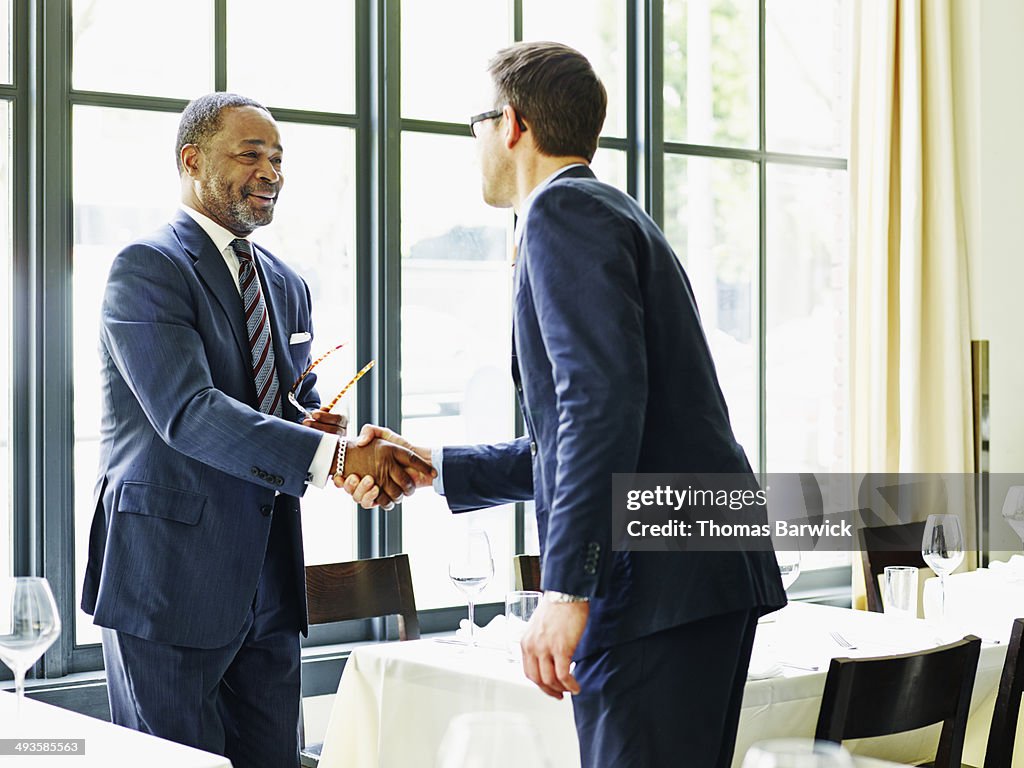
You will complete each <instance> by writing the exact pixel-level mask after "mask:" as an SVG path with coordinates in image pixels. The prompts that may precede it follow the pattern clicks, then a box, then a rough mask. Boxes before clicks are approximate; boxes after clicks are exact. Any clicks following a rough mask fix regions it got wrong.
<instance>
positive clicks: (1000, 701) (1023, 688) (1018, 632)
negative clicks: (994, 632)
mask: <svg viewBox="0 0 1024 768" xmlns="http://www.w3.org/2000/svg"><path fill="white" fill-rule="evenodd" d="M1022 695H1024V619H1017V620H1016V621H1015V622H1013V631H1012V632H1011V634H1010V644H1009V645H1008V646H1007V648H1006V661H1005V662H1004V663H1003V675H1002V677H1001V678H1000V679H999V692H998V693H997V694H996V707H995V709H994V710H993V711H992V727H991V728H990V729H989V732H988V747H987V748H986V749H985V768H1009V765H1010V761H1011V760H1013V742H1014V737H1015V736H1016V734H1017V719H1018V718H1019V717H1020V704H1021V696H1022Z"/></svg>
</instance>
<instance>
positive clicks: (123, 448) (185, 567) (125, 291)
mask: <svg viewBox="0 0 1024 768" xmlns="http://www.w3.org/2000/svg"><path fill="white" fill-rule="evenodd" d="M257 253H258V258H257V263H258V265H259V270H260V282H261V284H262V286H263V290H264V296H265V298H266V301H267V305H268V312H269V313H270V322H271V333H272V337H273V342H274V353H275V355H276V365H277V374H278V381H279V384H280V386H281V389H282V395H283V394H284V392H285V391H286V390H287V388H288V387H290V386H291V384H292V382H294V381H295V380H296V379H297V378H298V377H299V375H300V373H301V372H302V371H303V369H304V368H305V367H306V365H307V364H308V363H309V357H310V354H309V353H310V344H311V340H310V339H306V340H304V341H302V342H301V343H298V344H294V345H293V344H291V343H290V340H291V336H292V334H295V333H299V334H301V333H303V332H307V333H310V334H311V332H312V326H311V323H310V297H309V290H308V288H307V286H306V284H305V282H303V280H302V279H301V278H300V277H299V276H298V274H296V273H295V272H294V271H293V270H292V269H291V268H289V267H288V266H287V265H286V264H284V263H283V262H281V261H280V260H279V259H277V258H275V257H274V256H273V255H272V254H270V253H267V252H266V251H263V250H262V249H257ZM100 356H101V376H102V382H103V402H102V409H103V411H102V412H103V415H102V423H101V452H100V468H99V478H98V482H97V489H96V511H95V516H94V518H93V524H92V530H91V534H90V541H89V562H88V566H87V569H86V576H85V586H84V594H83V598H82V608H83V609H84V610H85V611H86V612H87V613H90V614H93V615H94V616H95V621H96V623H97V624H99V625H100V626H103V627H108V628H111V629H115V630H119V631H122V632H127V633H129V634H131V635H136V636H138V637H142V638H145V639H147V640H152V641H155V642H160V643H169V644H173V645H182V646H187V647H192V648H217V647H220V646H223V645H225V644H227V643H228V642H229V641H230V640H231V639H232V638H233V637H234V636H235V635H236V634H237V633H238V631H239V630H240V629H241V627H242V624H243V622H244V620H245V616H246V614H247V612H248V611H249V609H250V607H251V606H252V601H253V596H254V595H255V593H256V586H257V583H258V581H259V576H260V570H261V568H262V566H263V556H264V553H265V552H266V550H267V540H268V536H269V533H270V524H271V519H272V518H271V514H272V513H273V514H274V515H285V516H286V526H285V530H286V531H287V535H288V536H289V538H290V543H289V545H288V546H290V548H291V551H292V552H293V553H294V558H293V559H294V563H293V568H292V573H293V575H294V585H293V591H294V600H295V605H296V607H297V613H298V615H299V616H300V617H301V620H300V621H301V622H302V623H303V625H302V626H300V627H298V628H297V629H301V630H303V631H305V625H304V622H305V616H306V610H305V605H306V603H305V599H306V598H305V579H304V576H303V556H302V535H301V528H300V519H299V503H298V498H296V497H298V496H301V495H302V494H303V493H304V492H305V489H306V475H307V472H308V470H309V466H310V463H311V462H312V459H313V455H314V453H315V452H316V450H317V447H318V446H319V445H320V439H321V434H320V433H319V432H316V431H314V430H312V429H309V428H307V427H303V426H301V425H300V424H298V423H297V420H298V414H297V411H296V409H295V408H294V407H293V406H292V405H291V404H290V403H288V401H287V399H284V400H283V408H284V418H283V419H279V418H275V417H273V416H267V415H264V414H261V413H259V412H258V410H256V388H255V384H254V383H253V374H252V362H251V357H250V352H249V344H248V337H247V334H246V328H245V319H244V317H243V310H242V304H241V299H240V297H239V293H238V287H237V285H236V284H235V282H234V281H233V280H232V277H231V273H230V271H229V270H228V267H227V265H226V264H225V263H224V258H223V256H222V255H221V254H220V252H219V251H218V250H217V248H216V246H215V245H214V244H213V242H212V241H211V240H210V238H209V236H208V235H207V234H206V233H205V232H204V231H203V230H202V228H201V227H200V226H199V225H198V224H197V223H196V222H195V221H194V220H193V219H192V218H191V217H189V216H188V214H186V213H184V212H183V211H179V212H178V214H177V215H176V216H175V218H174V219H173V221H171V222H170V224H168V225H166V226H165V227H163V228H161V229H159V230H158V231H157V232H155V233H154V234H152V235H151V236H149V237H147V238H144V239H141V240H138V241H136V242H134V243H132V244H131V245H129V246H127V247H126V248H125V249H124V250H123V251H122V252H121V253H120V254H118V256H117V258H116V259H115V260H114V263H113V266H112V267H111V271H110V276H109V278H108V281H107V288H106V293H105V295H104V299H103V308H102V315H101V331H100ZM314 384H315V377H314V376H313V375H310V376H308V377H307V378H306V379H305V380H304V381H303V385H302V389H301V391H300V392H299V393H298V395H299V400H300V402H303V403H304V404H305V405H306V406H307V407H309V408H313V407H315V406H316V405H317V404H318V403H319V397H318V395H317V393H316V391H315V389H314V388H313V387H314ZM277 492H280V494H281V495H280V496H276V493H277Z"/></svg>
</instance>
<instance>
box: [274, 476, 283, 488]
mask: <svg viewBox="0 0 1024 768" xmlns="http://www.w3.org/2000/svg"><path fill="white" fill-rule="evenodd" d="M274 484H275V485H276V486H278V487H280V486H282V485H284V478H283V477H281V476H280V475H278V476H277V477H275V478H274Z"/></svg>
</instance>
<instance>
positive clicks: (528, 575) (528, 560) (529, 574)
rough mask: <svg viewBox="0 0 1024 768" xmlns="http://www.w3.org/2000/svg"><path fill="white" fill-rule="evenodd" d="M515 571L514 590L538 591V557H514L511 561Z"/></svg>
mask: <svg viewBox="0 0 1024 768" xmlns="http://www.w3.org/2000/svg"><path fill="white" fill-rule="evenodd" d="M512 564H513V566H514V567H515V571H516V589H520V590H522V589H529V590H532V591H534V592H539V591H540V555H516V556H515V557H514V558H513V559H512Z"/></svg>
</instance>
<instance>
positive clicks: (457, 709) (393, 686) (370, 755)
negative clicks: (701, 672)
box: [320, 603, 1022, 768]
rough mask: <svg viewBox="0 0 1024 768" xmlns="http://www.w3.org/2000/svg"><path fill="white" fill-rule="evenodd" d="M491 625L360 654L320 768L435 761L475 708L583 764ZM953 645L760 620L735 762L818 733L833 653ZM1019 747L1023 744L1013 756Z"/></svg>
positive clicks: (971, 723)
mask: <svg viewBox="0 0 1024 768" xmlns="http://www.w3.org/2000/svg"><path fill="white" fill-rule="evenodd" d="M487 629H488V628H485V629H484V630H483V631H481V632H480V633H479V635H480V637H481V640H480V642H479V644H478V645H477V646H475V647H471V646H467V645H466V644H464V643H462V642H458V641H457V640H456V639H454V638H451V637H443V638H427V639H421V640H414V641H406V642H391V643H381V644H373V645H367V646H361V647H358V648H356V649H355V650H353V651H352V654H351V655H350V657H349V658H348V661H347V663H346V665H345V669H344V672H343V674H342V677H341V682H340V683H339V686H338V691H337V695H336V696H335V699H334V703H333V706H332V711H331V716H330V719H329V721H328V726H327V730H326V733H325V737H324V745H323V752H322V756H321V760H320V766H321V768H371V767H374V766H375V767H376V768H398V766H409V765H417V766H431V765H440V763H439V762H438V758H439V755H438V752H439V749H440V747H441V744H442V742H443V740H444V737H445V734H446V731H447V729H448V727H449V725H450V724H451V723H452V722H453V720H454V719H456V718H457V717H458V716H459V715H464V714H466V713H472V712H478V713H479V712H493V713H515V714H516V716H520V717H525V718H527V719H528V722H529V733H530V734H531V736H530V738H532V739H534V740H535V744H534V745H532V746H534V747H536V748H537V749H538V750H539V751H540V752H541V753H542V754H543V755H545V757H546V759H547V760H548V762H549V763H550V765H551V766H557V768H575V767H576V766H579V764H580V762H579V753H578V743H577V740H576V733H575V728H574V725H573V718H572V704H571V700H570V698H569V697H568V696H566V697H565V698H563V699H562V700H556V699H553V698H550V697H548V696H546V695H544V694H543V693H541V692H540V690H538V689H537V688H536V687H535V686H534V685H533V683H531V682H530V681H529V680H527V678H526V677H525V675H524V674H523V671H522V667H521V664H520V662H519V661H518V660H517V659H515V658H514V654H513V653H512V652H511V651H510V650H509V648H508V647H507V645H506V643H505V642H503V639H502V638H500V637H498V638H493V637H492V638H490V640H491V642H488V641H487V640H488V632H487ZM837 638H838V639H837ZM950 639H952V638H950V637H949V636H945V635H943V633H942V627H941V626H939V624H938V623H937V622H935V621H931V620H924V619H914V618H906V617H901V616H893V615H886V614H882V613H869V612H866V611H854V610H850V609H846V608H835V607H830V606H823V605H813V604H806V603H790V604H789V605H788V606H786V607H785V608H783V609H782V610H781V611H777V612H775V613H773V614H769V615H768V616H765V617H763V618H762V620H761V621H760V622H759V624H758V627H757V632H756V635H755V641H754V651H753V655H752V658H751V664H750V671H749V674H748V679H747V683H746V686H745V689H744V696H743V705H742V711H741V715H740V723H739V730H738V734H737V741H736V751H735V757H734V760H733V765H734V766H735V768H739V767H740V765H741V764H742V760H743V755H744V754H745V753H746V751H747V750H748V749H749V748H750V746H751V745H753V744H754V743H756V742H758V741H761V740H764V739H769V738H784V737H800V738H811V737H813V735H814V730H815V725H816V723H817V718H818V709H819V707H820V704H821V696H822V691H823V688H824V685H825V677H826V674H827V672H828V666H829V664H830V662H831V660H832V659H833V658H837V657H864V656H879V655H890V654H895V653H904V652H912V651H920V650H924V649H927V648H932V647H935V646H936V645H939V644H942V643H944V642H948V641H949V640H950ZM850 646H853V647H850ZM1005 653H1006V646H1005V643H998V642H983V644H982V649H981V656H980V661H979V666H978V671H977V677H976V680H975V685H974V692H973V696H972V700H971V710H970V718H969V720H968V725H967V740H966V744H965V750H964V761H965V762H968V763H971V764H973V765H981V764H982V762H983V756H984V750H985V744H986V740H987V736H988V722H989V720H990V718H991V713H992V709H993V706H994V700H995V692H996V688H997V685H998V680H999V675H1000V673H1001V670H1002V664H1003V659H1004V657H1005ZM695 695H699V692H695ZM938 733H939V726H938V725H936V726H931V727H929V728H925V729H919V730H917V731H912V732H909V733H903V734H895V735H892V736H884V737H879V738H877V739H870V740H861V741H848V742H845V744H846V746H847V747H848V748H849V749H850V750H851V751H852V752H854V753H856V754H858V755H863V756H865V757H871V758H876V759H880V760H888V761H892V762H895V763H897V764H912V763H916V762H920V761H922V760H926V759H929V758H931V757H933V756H934V753H935V745H936V743H937V740H938ZM1021 747H1022V745H1021V743H1020V740H1018V751H1021ZM519 765H520V763H519V761H518V759H517V752H516V750H510V753H509V754H507V755H505V756H503V757H502V758H501V759H499V760H498V761H497V762H494V763H493V765H492V768H504V767H505V766H508V768H512V767H513V766H515V767H516V768H518V767H519Z"/></svg>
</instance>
